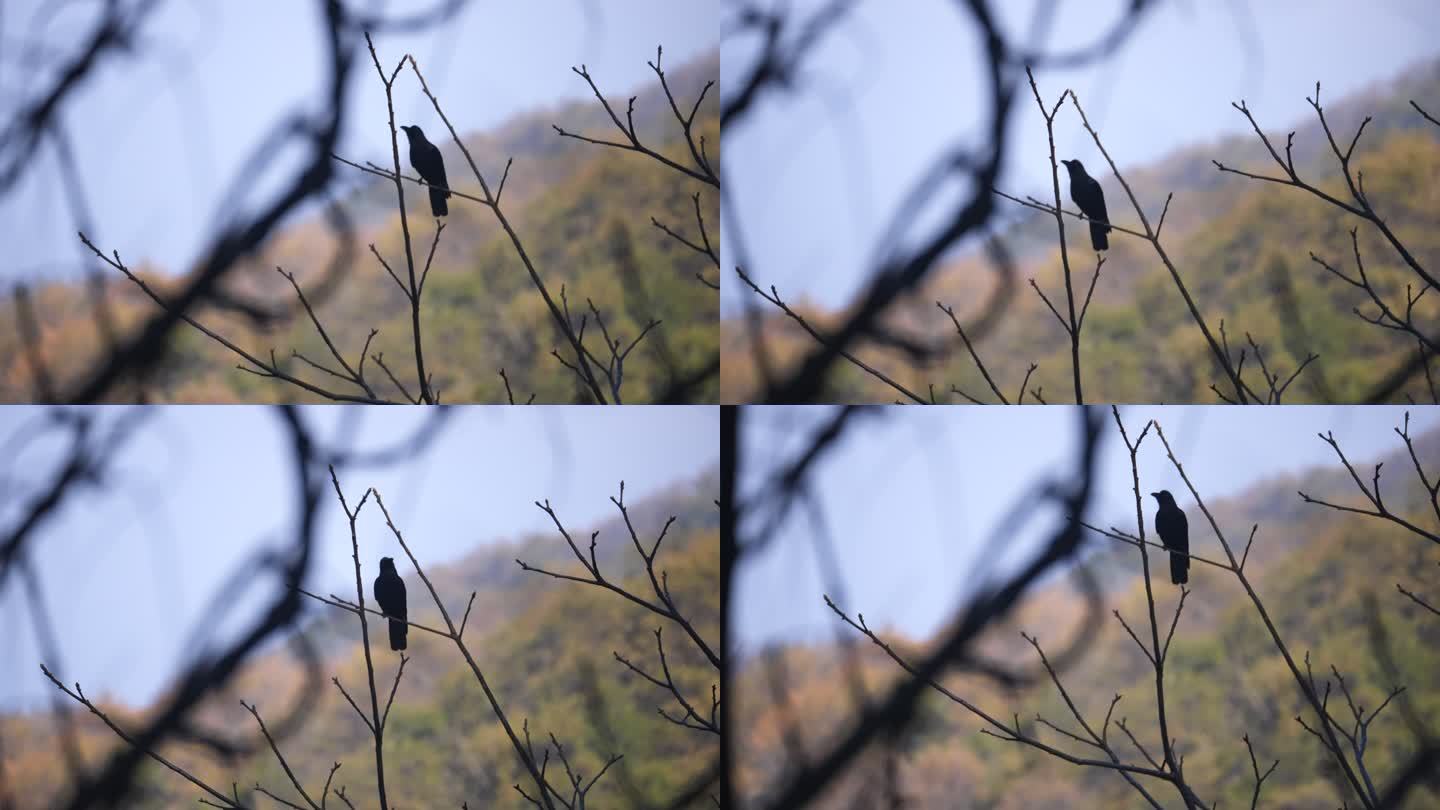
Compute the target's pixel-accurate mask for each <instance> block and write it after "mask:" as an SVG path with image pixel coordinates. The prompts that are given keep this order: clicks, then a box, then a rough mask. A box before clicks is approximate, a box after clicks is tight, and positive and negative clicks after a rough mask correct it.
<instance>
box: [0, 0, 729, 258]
mask: <svg viewBox="0 0 1440 810" xmlns="http://www.w3.org/2000/svg"><path fill="white" fill-rule="evenodd" d="M99 5H100V4H98V3H64V4H58V10H56V7H57V4H54V3H41V2H36V1H35V0H20V1H19V2H15V1H14V0H7V2H5V3H4V4H3V6H0V118H8V117H9V115H10V114H11V113H12V112H13V111H14V110H15V109H17V108H18V106H19V104H20V103H21V100H22V99H24V100H25V101H27V102H28V101H29V99H31V98H32V97H34V95H35V94H37V93H39V92H40V91H41V90H42V88H44V87H48V86H49V84H50V83H51V82H52V81H53V78H51V74H52V73H53V71H48V72H46V73H44V74H37V72H36V71H35V70H34V69H33V68H31V67H29V66H28V65H26V64H25V63H24V62H23V61H20V57H21V56H22V54H23V51H22V50H21V48H20V46H21V44H22V43H38V44H40V45H42V46H47V47H51V48H58V47H62V46H68V49H67V51H66V52H67V53H68V52H69V51H70V50H73V49H74V44H73V43H74V42H75V41H77V40H83V39H84V38H86V37H88V36H90V34H91V32H92V29H93V27H94V25H95V22H94V20H95V18H96V16H97V9H98V6H99ZM317 5H318V4H316V3H314V2H301V0H245V2H243V3H210V2H199V3H191V2H173V1H172V2H168V3H161V4H160V6H159V8H158V10H157V13H155V14H154V15H153V16H152V18H151V20H150V23H149V24H148V25H146V26H145V27H144V28H143V29H142V31H141V39H142V42H143V43H145V45H146V47H145V48H143V49H142V50H141V51H140V52H139V54H138V56H137V57H134V58H117V57H115V56H111V57H109V58H108V59H107V60H106V61H105V62H104V63H103V65H102V67H103V70H102V72H101V76H100V77H99V78H98V80H93V81H90V82H89V83H88V84H86V85H85V86H84V87H83V88H82V89H80V90H79V92H78V93H76V94H75V97H74V98H72V99H71V101H70V102H69V103H68V104H67V106H66V107H65V111H64V114H63V116H62V120H63V121H64V124H65V126H66V127H67V129H68V130H69V133H70V136H71V138H72V139H73V141H74V144H75V149H76V152H77V158H78V162H79V165H80V169H81V171H82V173H83V174H84V176H85V178H86V180H87V192H88V193H89V195H90V196H89V204H90V207H91V208H92V209H93V211H94V217H95V219H96V221H97V224H98V231H99V232H98V233H96V234H91V238H92V239H94V240H95V242H96V244H98V245H100V246H102V247H104V248H107V249H118V250H119V251H120V255H121V256H122V257H124V258H125V259H126V260H127V261H128V262H130V263H131V264H132V265H134V264H137V263H139V262H140V261H141V260H143V259H150V260H154V261H157V262H159V263H160V264H161V265H163V266H165V267H166V268H169V269H176V268H179V269H184V268H185V267H186V266H187V265H188V263H190V262H193V261H195V260H196V259H197V258H198V257H197V256H196V253H197V251H198V250H199V249H200V248H201V247H202V246H203V244H204V242H203V241H202V239H203V238H204V236H205V235H206V233H207V231H208V229H209V227H210V226H211V224H212V223H213V222H214V217H215V213H216V209H217V206H218V205H219V203H220V200H221V198H222V196H223V195H224V194H225V192H226V191H227V189H228V188H229V187H230V186H231V184H232V183H234V182H235V180H236V172H237V170H238V169H239V167H240V166H241V165H242V163H243V162H244V161H245V160H246V158H247V157H248V156H249V155H250V154H251V153H252V152H253V150H255V149H256V147H257V146H258V145H259V144H260V143H261V141H262V138H263V136H264V134H265V133H266V132H268V131H269V130H270V129H271V128H272V127H273V126H274V125H275V123H276V122H277V121H279V120H280V119H281V117H282V116H283V115H284V114H286V112H287V111H289V110H291V109H293V108H294V107H295V105H296V104H297V103H305V104H310V103H311V102H312V101H313V100H314V99H316V98H318V97H319V96H320V93H321V90H322V88H323V86H324V81H325V71H326V70H327V69H328V67H327V66H326V65H324V64H322V58H323V50H322V48H321V46H320V44H319V42H320V40H319V39H318V36H319V24H320V22H321V20H320V16H319V11H318V10H317ZM349 5H351V6H353V7H356V8H369V7H373V6H377V5H379V6H383V7H384V8H385V9H386V10H387V12H388V13H390V14H392V15H394V16H401V15H403V14H404V13H406V12H407V11H409V12H414V11H417V10H419V9H428V8H431V7H433V6H435V5H436V3H435V0H410V1H409V2H390V3H378V4H377V3H362V2H359V0H349ZM42 8H48V9H49V11H46V13H45V14H43V15H42V14H41V10H42ZM51 12H53V13H51ZM718 15H719V7H718V5H717V4H716V2H715V0H621V1H620V2H597V1H596V0H527V1H526V2H508V3H500V2H478V1H477V2H471V3H470V4H469V5H468V6H467V7H466V8H465V9H464V10H463V11H462V12H461V13H460V14H459V15H458V16H457V17H455V18H454V19H452V20H451V21H450V22H449V23H447V24H445V25H443V26H440V27H439V28H438V29H437V30H435V31H433V32H429V33H425V34H423V35H421V34H412V35H385V36H377V37H376V42H375V45H376V48H377V50H378V51H379V53H380V56H381V60H382V62H384V63H385V66H386V69H387V70H389V69H391V68H393V67H394V65H395V63H396V62H397V61H399V58H400V56H401V55H402V54H404V53H406V52H409V53H411V54H413V55H414V56H415V58H416V60H417V61H419V63H420V67H421V70H423V71H424V72H425V78H426V80H427V81H429V83H430V87H431V89H432V90H433V91H434V92H435V94H436V96H437V97H438V98H439V99H440V103H441V104H442V105H443V106H444V108H445V112H446V114H447V115H448V116H449V117H450V120H451V122H452V123H454V124H455V127H456V129H457V130H459V131H460V132H461V133H467V132H471V131H474V130H479V129H484V128H487V127H492V126H494V125H496V124H499V123H502V122H503V121H505V120H506V119H507V118H509V117H511V116H512V115H514V114H516V113H519V112H524V111H530V110H535V109H540V108H545V107H550V106H554V105H555V104H557V103H559V102H561V101H563V100H569V99H585V98H593V97H592V96H591V95H590V89H589V87H588V86H586V84H585V82H584V81H583V80H582V79H581V78H580V77H579V76H576V75H575V74H573V73H571V72H570V68H571V66H572V65H579V64H581V63H585V64H587V65H588V66H589V69H590V72H591V74H592V75H593V76H594V77H595V79H596V81H597V83H598V84H599V85H600V86H601V88H602V89H603V90H604V91H606V92H607V93H608V94H611V95H614V96H619V95H621V94H626V93H629V92H630V91H632V90H633V89H635V88H638V87H640V86H643V85H644V84H646V83H648V82H650V81H652V80H653V79H654V74H653V73H651V71H650V68H649V67H647V66H646V64H645V62H646V60H653V59H654V58H655V46H656V45H660V44H663V45H664V46H665V63H666V64H667V65H672V66H674V65H679V64H681V63H682V62H684V61H687V60H689V59H692V58H694V57H696V56H698V55H700V54H702V53H704V52H707V51H710V50H712V49H714V48H715V47H716V45H717V44H718V38H719V34H718V30H719V29H718ZM37 20H39V21H41V22H42V23H44V24H43V25H42V26H40V27H38V28H37V27H36V21H37ZM47 20H48V22H45V21H47ZM7 52H8V53H7ZM359 58H360V60H361V61H360V62H358V63H357V65H356V70H355V71H354V72H353V73H352V75H351V81H352V82H354V85H353V86H352V95H351V99H350V105H351V106H350V109H349V110H348V111H347V115H348V117H347V119H346V129H345V130H344V132H343V138H342V140H341V143H340V148H339V150H338V151H339V152H340V154H342V155H345V156H347V157H349V158H350V159H352V160H356V161H357V162H360V161H363V160H365V159H378V158H380V157H381V156H382V155H383V156H387V159H388V155H389V152H390V133H389V130H388V128H387V126H386V120H387V116H386V110H385V93H384V89H383V86H382V85H381V84H380V81H379V79H378V77H377V76H376V74H375V69H374V67H373V66H372V65H371V63H370V57H369V54H368V53H367V52H365V50H364V48H363V43H362V48H361V55H360V57H359ZM396 94H397V96H396V104H395V113H396V117H397V119H399V121H398V122H399V123H402V124H403V123H406V122H415V123H419V124H420V125H421V126H422V127H423V128H424V129H425V130H426V131H427V132H431V133H433V132H436V131H437V130H438V131H441V132H443V131H444V125H443V124H442V123H441V122H440V121H439V119H438V117H437V116H436V115H435V113H434V110H433V109H432V108H431V106H430V102H429V100H428V99H426V98H425V96H424V95H423V94H422V93H421V91H420V88H419V83H418V82H416V81H415V80H414V78H413V77H411V76H409V75H408V73H407V74H406V75H403V76H402V77H401V79H400V80H399V81H398V84H397V86H396ZM556 137H559V136H558V135H557V136H556ZM433 138H434V136H433V135H432V139H433ZM404 150H405V144H404V139H403V136H402V138H401V156H402V160H403V159H404V155H405V151H404ZM39 155H40V157H39V160H40V161H41V166H40V167H39V169H38V170H35V171H32V172H31V173H30V175H29V177H28V179H26V180H25V182H24V183H23V184H22V185H20V186H18V187H17V188H16V189H13V190H12V192H11V193H10V194H9V195H7V196H6V197H5V198H3V199H0V244H4V245H5V246H6V256H5V260H4V261H3V262H0V282H5V281H14V280H16V279H19V278H26V279H37V278H54V277H56V276H58V275H65V276H73V275H74V273H75V272H76V270H77V269H78V264H77V258H78V257H79V256H80V253H79V251H81V250H83V249H84V247H83V245H80V244H79V242H78V240H77V239H76V236H75V226H74V224H73V223H72V220H71V218H70V215H69V211H68V209H67V208H66V205H65V198H64V195H63V191H62V187H61V186H60V184H59V180H58V178H59V174H58V169H57V167H56V161H55V156H54V153H53V149H51V148H50V147H49V145H48V144H47V145H46V146H45V147H44V148H42V149H41V150H40V151H39ZM294 157H295V156H290V158H291V159H290V160H288V161H284V160H282V161H281V162H279V163H277V164H276V166H275V169H276V171H272V172H271V173H269V174H266V175H264V179H265V180H266V181H267V182H269V185H264V184H263V183H262V187H261V188H260V189H257V190H256V193H257V194H258V195H259V196H255V195H252V196H251V197H249V198H248V199H250V200H251V201H252V205H253V204H254V201H256V200H261V199H266V195H267V193H268V194H271V195H273V194H274V192H275V190H277V189H278V186H276V185H275V182H274V181H275V180H277V179H280V178H284V177H287V176H288V171H290V170H293V166H294V165H295V163H294ZM498 168H499V167H496V170H497V171H498ZM337 171H340V172H354V171H356V170H354V169H350V168H348V167H345V166H343V165H342V166H340V167H339V168H338V169H337ZM451 176H452V178H453V177H454V176H455V173H454V172H453V171H452V173H451ZM510 182H511V183H517V182H525V167H524V166H523V165H516V166H515V167H514V169H513V170H512V172H511V177H510Z"/></svg>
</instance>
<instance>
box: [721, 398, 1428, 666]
mask: <svg viewBox="0 0 1440 810" xmlns="http://www.w3.org/2000/svg"><path fill="white" fill-rule="evenodd" d="M1404 410H1405V409H1404V408H1400V407H1388V406H1371V407H1364V408H1356V407H1349V408H1339V407H1324V406H1304V407H1284V408H1236V407H1227V406H1171V407H1166V408H1157V407H1129V408H1123V409H1121V412H1120V413H1121V417H1122V418H1123V419H1124V421H1125V425H1126V429H1127V430H1129V431H1131V438H1132V440H1133V439H1134V437H1135V434H1136V433H1137V432H1138V431H1139V430H1140V429H1141V428H1142V427H1143V426H1144V424H1145V422H1146V421H1148V420H1149V419H1152V418H1153V419H1156V420H1157V421H1158V422H1159V423H1160V426H1161V427H1162V428H1164V430H1165V436H1166V437H1167V438H1168V439H1169V440H1170V442H1171V446H1172V447H1173V448H1174V450H1175V453H1176V455H1177V456H1178V457H1179V458H1180V461H1181V463H1183V464H1184V465H1185V469H1186V472H1187V473H1188V474H1189V475H1190V479H1191V481H1193V482H1194V483H1195V486H1196V487H1197V488H1198V489H1199V490H1200V492H1201V494H1202V495H1203V496H1204V497H1205V498H1206V500H1207V501H1212V500H1219V499H1220V498H1223V497H1225V496H1228V495H1232V494H1236V493H1238V492H1241V491H1243V490H1244V489H1246V488H1248V487H1249V486H1251V485H1252V484H1254V483H1256V482H1259V481H1263V480H1266V479H1270V478H1274V477H1276V476H1278V475H1281V474H1285V473H1292V472H1296V471H1299V470H1302V469H1305V468H1308V467H1313V466H1316V465H1325V466H1331V465H1333V464H1335V463H1336V460H1335V455H1334V451H1332V450H1331V449H1330V447H1329V445H1327V444H1325V443H1324V442H1323V441H1321V440H1320V439H1319V438H1318V437H1317V436H1316V434H1317V433H1319V432H1322V431H1334V434H1335V438H1336V439H1337V440H1338V441H1339V442H1340V446H1341V447H1342V448H1343V449H1344V450H1345V454H1346V456H1347V457H1348V458H1349V459H1351V461H1352V462H1355V463H1357V464H1358V463H1364V462H1366V461H1368V460H1370V459H1372V458H1374V457H1376V456H1379V455H1382V454H1384V453H1387V452H1390V451H1391V450H1393V449H1396V448H1400V447H1403V444H1402V443H1401V441H1400V438H1399V437H1398V436H1396V435H1395V433H1394V432H1393V430H1392V428H1394V427H1396V426H1398V425H1400V424H1401V421H1402V419H1403V418H1404ZM831 413H832V410H831V409H829V408H823V407H813V408H785V409H781V408H766V409H763V410H759V409H755V408H751V409H748V410H747V412H746V415H745V423H746V425H747V427H746V432H745V434H744V440H745V442H746V445H745V447H746V449H745V452H746V453H747V454H748V455H747V456H746V458H747V459H770V460H771V461H770V463H772V464H773V463H774V459H776V458H777V455H776V454H777V453H780V452H783V453H784V455H783V456H778V457H779V458H790V457H792V456H793V453H794V451H795V448H796V447H803V446H804V442H805V441H806V439H807V436H808V435H809V434H810V433H811V432H813V430H814V429H815V427H816V425H818V424H821V423H823V422H825V421H826V420H828V419H829V418H830V415H831ZM1105 417H1106V427H1107V429H1108V435H1107V436H1105V437H1104V438H1103V439H1102V442H1103V443H1102V445H1101V447H1100V452H1101V456H1100V459H1099V461H1100V465H1099V467H1098V469H1097V471H1098V473H1099V481H1098V484H1099V489H1098V490H1097V491H1096V493H1095V495H1096V499H1095V501H1094V508H1093V511H1092V513H1091V514H1092V515H1093V516H1094V518H1095V520H1096V521H1098V523H1099V525H1111V524H1114V525H1119V526H1124V525H1127V522H1128V523H1129V524H1131V525H1133V523H1134V514H1135V506H1134V503H1135V502H1134V495H1133V493H1132V491H1131V489H1130V486H1131V480H1130V457H1129V454H1128V453H1127V452H1126V450H1125V446H1124V444H1123V443H1122V442H1121V441H1120V437H1119V435H1118V434H1117V433H1116V432H1115V430H1114V422H1113V419H1112V418H1111V417H1110V414H1109V409H1105ZM1078 421H1079V420H1078V416H1077V412H1076V411H1075V409H1074V408H1067V407H1044V408H1042V407H1031V408H1019V409H1010V408H1006V409H1000V408H978V407H962V408H939V409H928V408H894V407H891V408H886V409H884V411H883V412H878V413H872V414H871V415H868V416H866V415H860V416H857V417H856V418H855V424H854V425H853V426H852V427H851V428H850V430H849V431H848V432H847V433H846V434H845V437H844V439H843V443H842V444H841V445H839V446H837V447H836V448H834V450H833V451H832V455H831V456H829V457H827V459H828V460H827V461H826V463H825V464H824V465H823V466H822V467H821V468H820V470H819V474H818V476H817V477H816V478H815V479H814V482H815V491H816V492H817V494H818V502H819V504H820V506H821V508H822V509H823V512H824V515H825V519H826V522H827V524H828V526H829V527H830V533H831V536H832V538H833V542H834V545H835V548H836V557H837V558H838V560H839V567H840V570H841V581H842V583H843V585H844V587H845V589H846V590H847V594H846V597H847V601H848V604H844V603H842V606H844V607H847V608H848V610H849V612H850V613H851V615H852V616H853V615H854V612H855V611H860V612H863V613H864V614H865V618H866V620H867V621H868V622H869V623H870V625H871V626H872V627H875V628H877V629H878V628H881V627H890V628H897V629H899V630H901V631H903V632H905V633H908V634H910V635H911V636H912V637H916V638H919V637H926V636H928V635H929V634H931V633H933V632H935V631H936V630H937V629H939V627H940V626H941V625H942V623H943V622H944V621H946V620H947V619H948V618H949V617H950V616H951V614H952V612H953V610H954V609H955V606H956V604H957V597H958V596H960V595H961V594H958V593H957V591H959V590H961V585H962V583H966V582H967V581H969V580H968V577H970V576H971V574H972V573H973V571H974V568H975V566H976V564H977V562H978V561H979V560H980V559H981V557H980V556H979V555H980V552H981V551H982V550H983V549H985V548H987V544H988V543H990V542H991V541H992V540H994V541H995V542H996V543H998V544H999V545H998V547H999V548H1000V549H1002V551H1001V556H1002V557H1003V558H1004V559H1007V560H1018V559H1024V558H1025V557H1027V556H1028V555H1029V554H1030V553H1031V552H1032V551H1033V549H1034V548H1036V546H1035V543H1037V542H1038V541H1040V540H1042V539H1043V538H1045V537H1047V536H1048V535H1049V533H1050V532H1052V531H1053V530H1054V528H1055V526H1056V525H1057V522H1058V520H1059V519H1060V518H1061V517H1062V516H1061V515H1060V513H1059V510H1058V509H1053V510H1049V511H1048V512H1047V513H1046V514H1041V515H1033V516H1031V519H1030V520H1027V521H1026V522H1025V523H1024V524H1023V526H1022V527H1021V528H1020V529H1019V530H1018V531H1016V532H1014V533H1013V534H1005V535H1000V536H992V534H993V533H994V532H995V530H996V529H997V528H998V527H999V526H1001V525H1002V522H1003V518H1004V517H1005V516H1006V514H1007V512H1008V511H1009V510H1010V509H1011V508H1012V507H1014V506H1015V504H1016V503H1017V499H1019V498H1020V497H1021V496H1023V495H1024V494H1025V493H1027V492H1031V491H1032V490H1031V489H1030V488H1032V487H1034V486H1036V485H1037V484H1038V483H1040V482H1041V480H1042V476H1046V475H1060V476H1068V475H1069V474H1070V471H1071V470H1073V469H1074V456H1075V451H1076V448H1077V447H1078V443H1079V433H1078V430H1079V425H1078ZM1410 421H1411V435H1412V436H1414V435H1417V434H1419V433H1421V432H1423V431H1425V430H1428V429H1431V428H1434V427H1436V426H1437V425H1440V408H1412V409H1411V419H1410ZM1132 426H1133V427H1132ZM741 469H742V475H744V480H742V482H741V491H742V493H748V492H751V491H752V490H753V487H754V486H755V484H756V482H757V481H758V480H763V479H764V478H765V477H766V475H767V470H768V464H765V463H763V462H760V461H750V462H749V465H748V466H742V468H741ZM1406 472H1407V471H1406V470H1396V471H1395V473H1394V474H1395V475H1404V474H1405V473H1406ZM1409 472H1410V473H1411V474H1413V471H1409ZM1140 485H1141V491H1142V492H1153V491H1155V490H1159V489H1169V490H1171V491H1172V492H1179V491H1183V490H1184V489H1185V486H1184V483H1183V482H1182V481H1181V480H1180V478H1179V476H1178V475H1177V474H1176V473H1175V471H1174V467H1173V466H1171V464H1170V461H1169V459H1168V458H1166V456H1165V452H1164V446H1163V445H1162V444H1160V442H1159V441H1157V440H1156V439H1155V437H1154V436H1153V435H1152V436H1148V437H1146V439H1145V442H1144V444H1143V445H1141V451H1140ZM1356 497H1359V495H1358V493H1357V496H1356ZM1148 500H1149V499H1147V501H1148ZM1180 500H1181V502H1182V503H1183V504H1185V505H1187V506H1188V505H1189V503H1190V500H1191V499H1190V496H1189V495H1188V494H1187V495H1185V496H1184V497H1182V498H1181V499H1180ZM1152 505H1153V504H1151V503H1147V506H1146V514H1147V519H1148V515H1149V514H1150V513H1151V512H1153V511H1154V510H1153V508H1152ZM810 526H811V524H810V523H809V521H808V519H807V515H806V512H805V510H803V509H798V508H797V509H796V510H795V511H794V513H793V514H792V516H791V518H790V520H789V521H788V522H787V523H786V524H785V525H784V528H783V529H782V531H781V532H780V533H779V534H778V535H777V536H776V537H775V540H774V541H773V543H772V545H771V546H770V547H769V548H767V549H766V550H765V553H764V554H763V555H762V556H760V557H757V558H755V559H754V560H751V561H747V562H746V563H745V564H744V565H743V566H742V568H741V569H740V570H739V571H738V572H737V576H738V577H739V586H738V592H737V594H736V597H735V600H734V602H733V603H732V613H731V619H732V624H731V625H730V627H731V632H732V634H733V635H732V641H731V645H732V647H731V648H732V649H739V650H741V651H744V652H754V651H756V650H757V649H759V648H760V647H761V646H762V645H763V644H765V643H766V642H770V641H777V640H791V641H794V640H824V639H830V638H834V634H835V632H836V629H837V626H838V624H839V623H838V620H837V619H836V618H835V616H834V614H833V613H831V612H830V610H829V609H828V608H826V607H825V605H824V603H823V602H822V601H821V594H822V592H823V591H824V589H825V588H824V585H823V584H822V582H823V580H822V578H821V576H820V573H819V570H818V567H817V564H816V556H815V551H814V548H815V547H814V545H813V542H812V535H811V533H810ZM1264 533H1265V527H1263V526H1262V527H1261V530H1260V534H1259V535H1258V536H1257V539H1256V542H1257V543H1259V542H1263V541H1264ZM984 559H985V561H986V562H987V563H990V562H993V560H992V559H991V558H990V557H988V556H987V557H985V558H984ZM832 595H833V594H832Z"/></svg>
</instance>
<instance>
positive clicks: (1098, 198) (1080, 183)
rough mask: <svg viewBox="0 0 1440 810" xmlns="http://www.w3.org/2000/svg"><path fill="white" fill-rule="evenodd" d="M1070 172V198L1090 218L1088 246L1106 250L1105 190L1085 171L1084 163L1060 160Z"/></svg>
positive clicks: (1107, 227) (1108, 243) (1108, 217)
mask: <svg viewBox="0 0 1440 810" xmlns="http://www.w3.org/2000/svg"><path fill="white" fill-rule="evenodd" d="M1060 162H1061V163H1064V164H1065V168H1066V169H1067V170H1068V171H1069V172H1070V199H1071V200H1074V201H1075V204H1076V205H1078V206H1080V213H1082V214H1084V215H1085V216H1086V217H1088V218H1089V219H1090V246H1091V247H1093V248H1094V249H1096V250H1108V249H1109V248H1110V239H1109V237H1107V236H1106V235H1105V234H1107V233H1110V224H1109V223H1110V215H1109V214H1107V213H1105V191H1104V190H1103V189H1101V188H1100V184H1099V183H1098V182H1096V180H1095V178H1093V177H1091V176H1090V175H1088V174H1086V173H1085V165H1084V164H1083V163H1081V162H1080V161H1078V160H1062V161H1060Z"/></svg>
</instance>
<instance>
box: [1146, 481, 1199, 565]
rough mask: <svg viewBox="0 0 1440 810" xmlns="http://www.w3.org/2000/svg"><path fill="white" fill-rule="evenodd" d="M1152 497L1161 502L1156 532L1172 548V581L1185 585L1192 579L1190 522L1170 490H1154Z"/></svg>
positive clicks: (1156, 519)
mask: <svg viewBox="0 0 1440 810" xmlns="http://www.w3.org/2000/svg"><path fill="white" fill-rule="evenodd" d="M1150 497H1152V498H1154V499H1155V500H1157V501H1159V502H1160V510H1159V511H1157V512H1156V513H1155V533H1156V534H1158V535H1160V542H1162V543H1164V544H1165V548H1168V549H1170V581H1171V582H1172V583H1174V584H1176V585H1184V584H1185V583H1186V582H1189V581H1190V557H1189V556H1188V555H1189V554H1190V524H1189V522H1188V521H1186V520H1185V512H1184V510H1182V509H1181V508H1180V507H1178V506H1176V505H1175V496H1173V495H1171V494H1170V491H1169V490H1166V489H1162V490H1160V491H1159V492H1152V493H1150Z"/></svg>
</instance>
